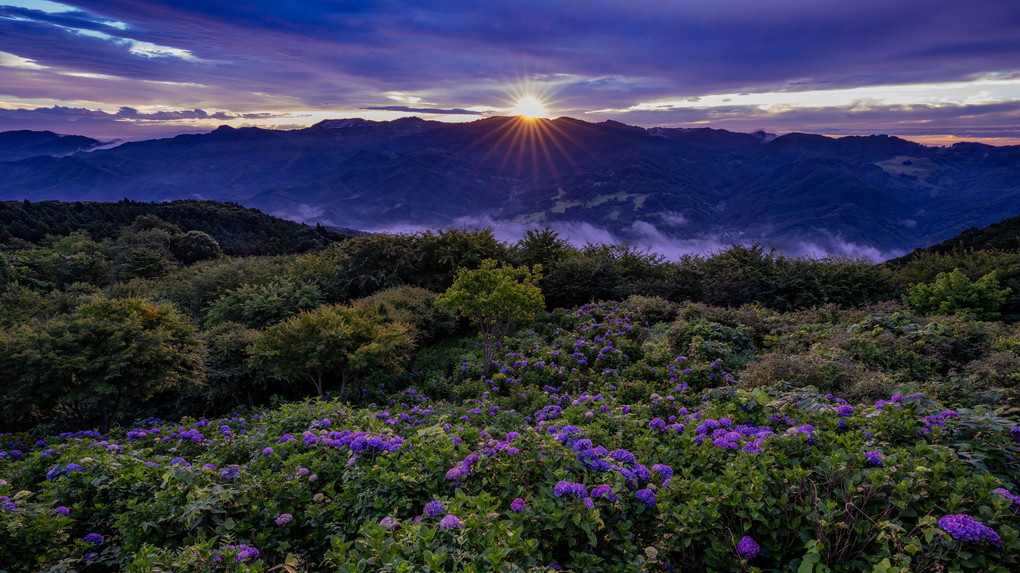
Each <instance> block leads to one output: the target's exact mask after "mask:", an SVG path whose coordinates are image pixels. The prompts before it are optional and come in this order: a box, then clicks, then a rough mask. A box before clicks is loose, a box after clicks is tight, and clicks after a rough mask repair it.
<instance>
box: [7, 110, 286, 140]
mask: <svg viewBox="0 0 1020 573" xmlns="http://www.w3.org/2000/svg"><path fill="white" fill-rule="evenodd" d="M288 117H290V114H287V113H268V112H263V113H231V112H224V111H218V112H214V113H209V112H207V111H205V110H202V109H193V110H156V111H139V110H137V109H134V108H130V107H122V108H120V109H119V110H117V111H116V112H107V111H103V110H95V109H88V108H77V107H64V106H52V107H40V108H34V109H2V108H0V128H3V129H37V130H38V129H49V130H52V131H56V132H58V133H69V134H73V135H83V134H84V135H91V136H92V137H98V138H100V139H109V138H122V137H128V138H131V137H133V136H135V138H137V136H138V135H142V134H149V135H152V136H167V135H178V134H181V133H196V132H208V131H209V130H211V129H212V127H214V126H215V125H217V123H218V122H243V121H245V120H264V119H284V118H288ZM191 122H203V123H202V126H200V127H194V126H191V125H189V123H191Z"/></svg>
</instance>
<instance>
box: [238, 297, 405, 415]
mask: <svg viewBox="0 0 1020 573" xmlns="http://www.w3.org/2000/svg"><path fill="white" fill-rule="evenodd" d="M411 347H412V344H411V338H410V337H409V336H408V335H407V327H406V326H404V325H403V324H401V323H399V322H390V323H385V324H384V323H380V322H377V321H374V320H372V318H371V317H370V316H368V315H366V314H365V313H364V312H361V311H359V310H358V309H355V308H351V307H349V306H321V307H319V308H316V309H314V310H310V311H306V312H302V313H301V314H299V315H297V316H294V317H291V318H290V319H288V320H286V321H284V322H281V323H278V324H275V325H273V326H272V327H270V328H268V329H267V330H265V331H264V332H263V333H262V334H260V335H259V336H258V337H257V338H256V339H255V341H254V342H253V343H252V345H251V347H249V350H248V352H249V355H250V360H251V362H252V364H253V365H254V366H257V367H259V368H262V369H263V370H264V371H265V372H266V373H267V374H269V375H270V376H272V377H274V378H278V379H281V380H285V381H294V380H297V379H299V378H302V377H304V378H307V379H308V380H309V381H310V382H311V383H312V385H313V386H315V390H316V392H317V393H318V395H319V396H322V395H323V385H324V381H325V380H326V378H327V375H328V374H331V373H335V374H337V375H338V376H339V377H340V397H341V399H342V398H343V397H344V394H345V393H346V391H347V388H348V386H349V385H350V384H351V383H357V382H359V381H360V380H361V379H362V378H364V376H365V375H366V374H368V373H370V372H372V371H375V370H388V371H390V372H393V373H396V372H399V371H400V369H401V367H402V365H403V362H404V361H405V360H406V359H407V357H408V355H409V353H410V351H411Z"/></svg>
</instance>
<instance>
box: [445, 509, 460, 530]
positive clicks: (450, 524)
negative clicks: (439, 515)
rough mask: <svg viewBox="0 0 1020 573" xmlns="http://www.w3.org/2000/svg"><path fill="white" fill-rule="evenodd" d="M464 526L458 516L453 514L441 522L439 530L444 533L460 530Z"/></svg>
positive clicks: (447, 515)
mask: <svg viewBox="0 0 1020 573" xmlns="http://www.w3.org/2000/svg"><path fill="white" fill-rule="evenodd" d="M461 525H463V524H462V523H461V521H460V520H459V519H457V516H456V515H453V514H452V513H448V514H446V516H445V517H443V519H441V520H439V529H442V530H443V531H449V530H451V529H459V528H460V526H461Z"/></svg>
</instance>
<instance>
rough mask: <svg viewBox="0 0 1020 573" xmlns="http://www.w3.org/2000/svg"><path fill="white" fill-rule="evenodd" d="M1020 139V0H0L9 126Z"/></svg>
mask: <svg viewBox="0 0 1020 573" xmlns="http://www.w3.org/2000/svg"><path fill="white" fill-rule="evenodd" d="M527 95H532V96H534V97H536V98H538V99H539V100H541V101H542V102H543V103H544V105H545V107H546V109H547V110H548V114H549V115H550V116H553V117H555V116H563V115H566V116H571V117H576V118H579V119H583V120H586V121H603V120H606V119H614V120H617V121H621V122H624V123H628V124H634V125H642V126H648V127H651V126H675V127H704V126H709V127H718V128H725V129H731V130H734V131H755V130H758V129H764V130H766V131H771V132H776V133H785V132H789V131H807V132H813V133H823V134H829V135H845V134H871V133H888V134H892V135H898V136H901V137H906V138H909V139H914V140H917V141H922V142H924V143H937V144H946V143H952V142H954V141H960V140H972V141H985V142H988V143H993V144H1007V143H1008V144H1016V143H1020V0H970V1H968V2H961V1H958V0H955V1H946V0H881V1H876V0H683V1H679V0H678V1H664V0H654V1H651V0H626V1H624V0H541V1H537V0H519V1H517V2H504V1H502V0H484V1H476V0H445V1H411V0H379V1H370V0H349V1H342V2H341V1H324V0H319V1H281V0H273V1H268V2H244V3H241V2H231V1H217V2H214V1H209V0H201V1H197V0H168V1H165V2H136V1H132V0H80V1H79V0H69V1H68V2H64V3H60V4H57V3H54V2H48V1H44V0H0V131H2V130H9V129H50V130H53V131H57V132H60V133H76V134H84V135H92V136H95V137H101V138H113V137H120V138H141V137H151V136H157V135H163V134H174V133H182V132H187V131H208V130H209V129H211V128H213V127H215V126H217V125H220V124H230V125H234V126H242V125H258V126H264V127H283V128H291V127H299V126H305V125H310V124H312V123H315V122H317V121H319V120H321V119H325V118H334V117H354V116H360V117H368V118H370V119H394V118H397V117H401V116H405V115H418V116H420V117H423V118H426V119H439V120H443V121H468V120H472V119H477V118H480V117H485V116H487V115H491V114H512V113H513V108H514V106H515V103H516V101H517V100H518V99H520V98H521V97H523V96H527Z"/></svg>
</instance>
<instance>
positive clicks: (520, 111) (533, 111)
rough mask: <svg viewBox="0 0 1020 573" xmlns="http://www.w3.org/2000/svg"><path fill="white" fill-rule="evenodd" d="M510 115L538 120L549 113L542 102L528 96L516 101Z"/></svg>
mask: <svg viewBox="0 0 1020 573" xmlns="http://www.w3.org/2000/svg"><path fill="white" fill-rule="evenodd" d="M511 113H513V114H514V115H518V116H521V117H523V118H526V119H539V118H545V117H548V116H549V111H548V110H547V109H546V108H545V104H544V103H542V100H540V99H538V98H537V97H535V96H530V95H529V96H524V97H522V98H520V99H518V100H517V102H516V103H515V104H514V108H513V109H512V110H511Z"/></svg>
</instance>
